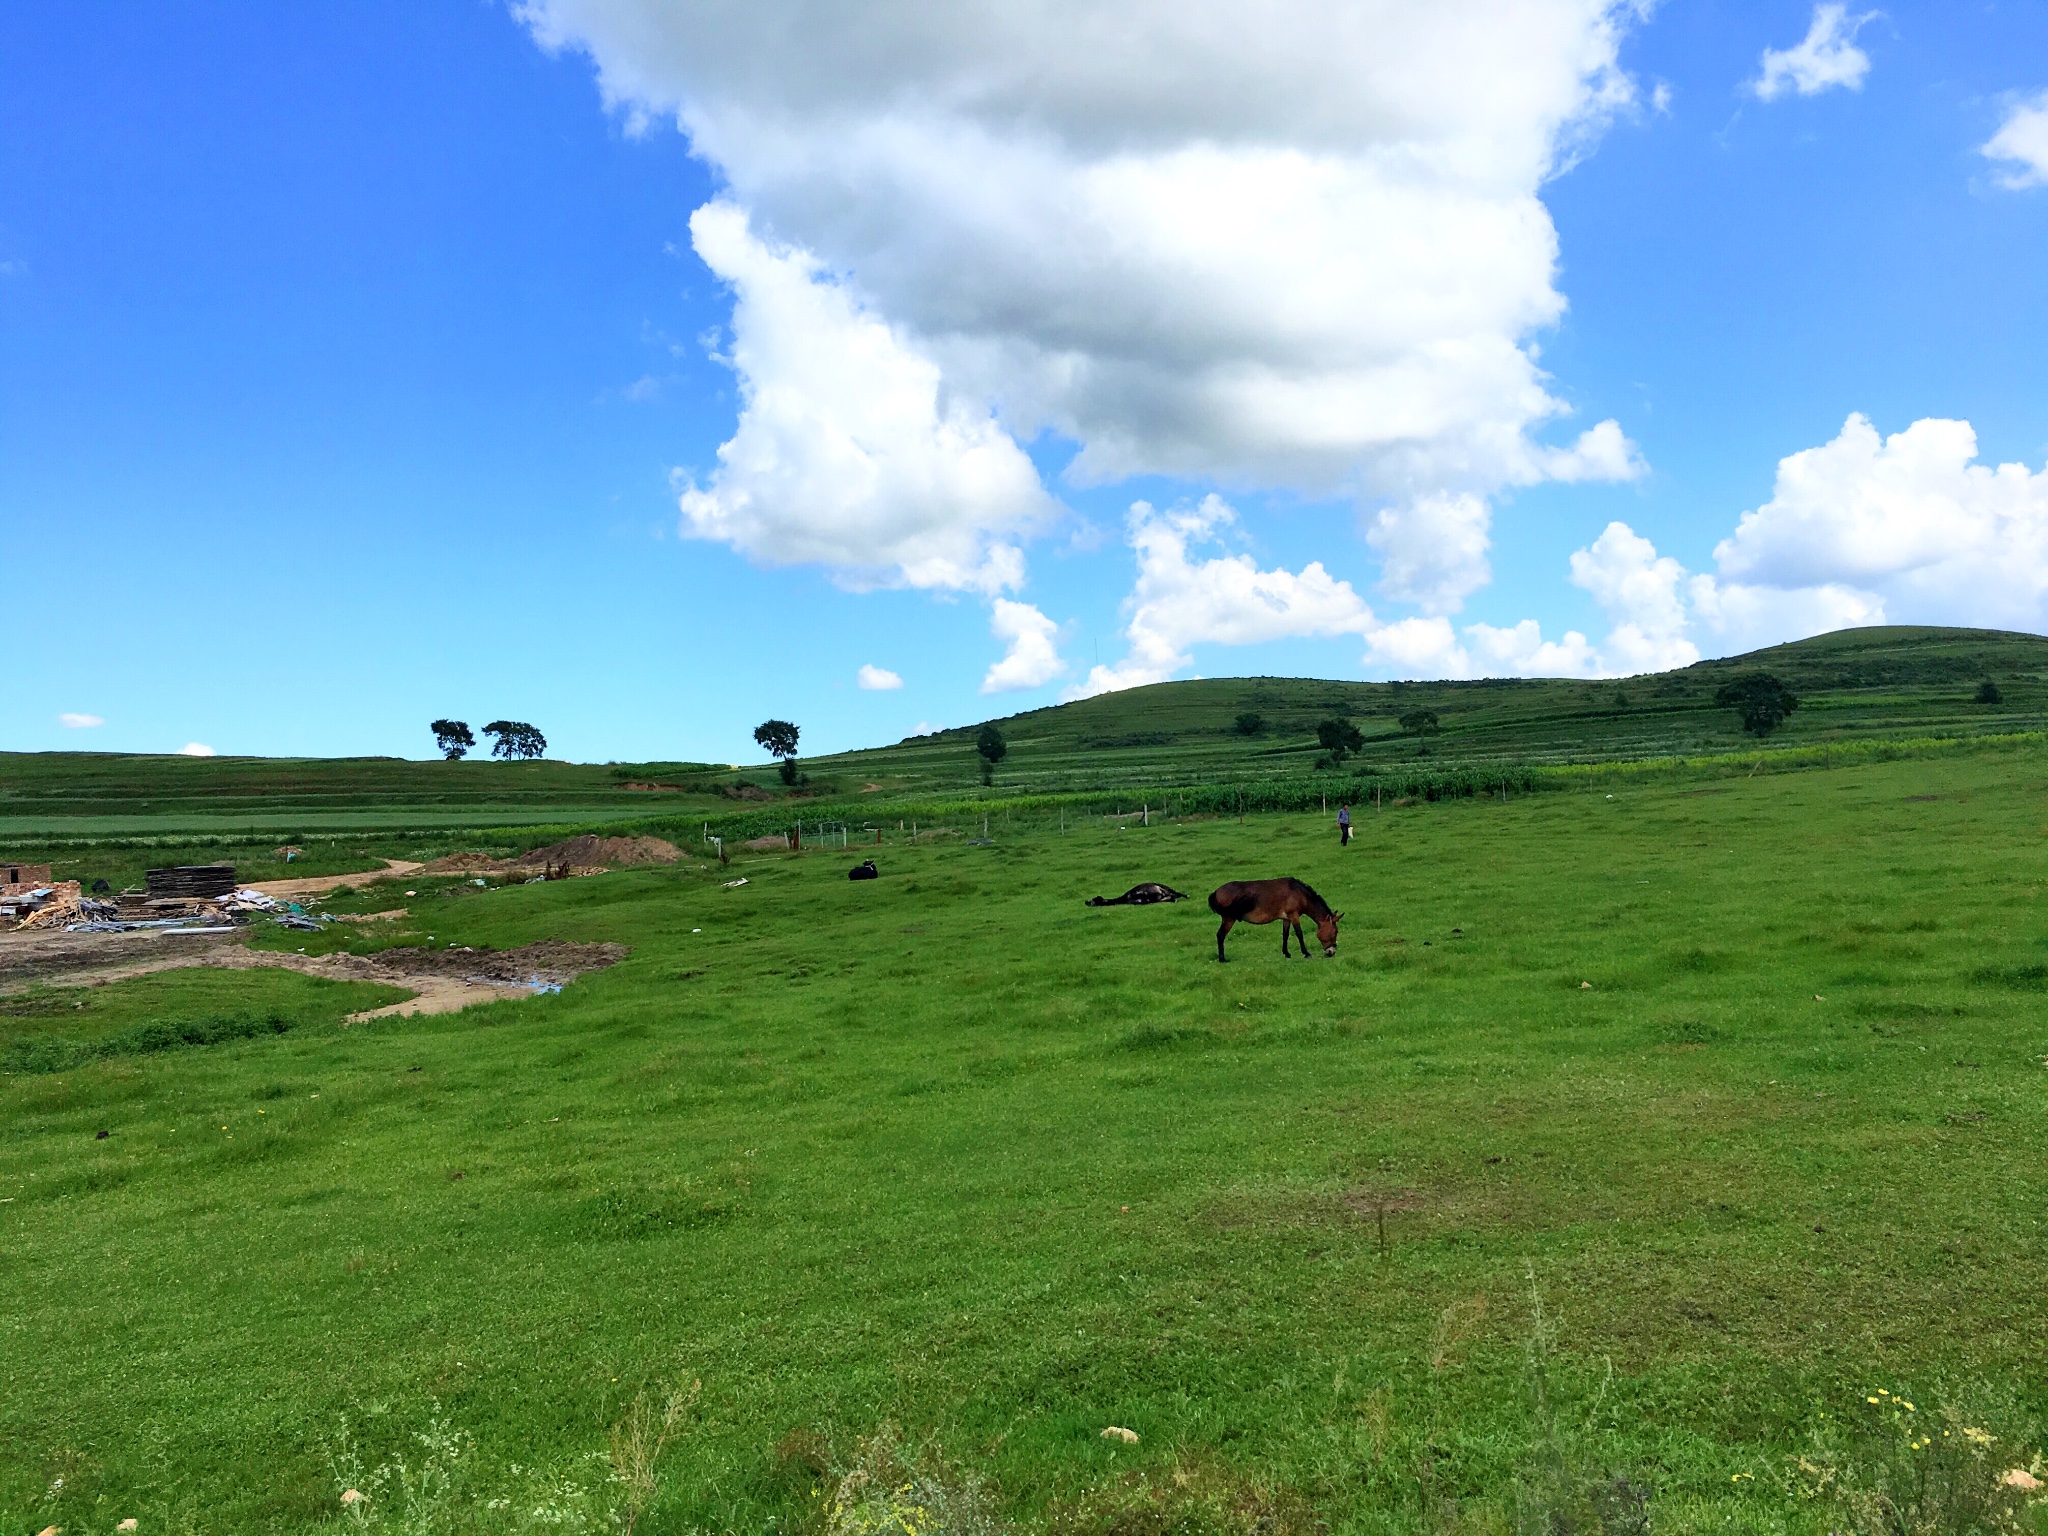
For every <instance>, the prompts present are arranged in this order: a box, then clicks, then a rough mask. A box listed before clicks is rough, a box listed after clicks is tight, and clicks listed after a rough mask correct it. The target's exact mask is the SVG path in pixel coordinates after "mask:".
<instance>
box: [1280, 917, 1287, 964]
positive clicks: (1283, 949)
mask: <svg viewBox="0 0 2048 1536" xmlns="http://www.w3.org/2000/svg"><path fill="white" fill-rule="evenodd" d="M1280 958H1281V959H1282V960H1285V959H1286V958H1287V918H1286V915H1285V914H1284V913H1283V914H1282V915H1281V918H1280Z"/></svg>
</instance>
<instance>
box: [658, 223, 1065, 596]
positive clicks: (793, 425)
mask: <svg viewBox="0 0 2048 1536" xmlns="http://www.w3.org/2000/svg"><path fill="white" fill-rule="evenodd" d="M690 233H691V238H692V240H693V241H694V243H695V245H696V248H697V253H698V255H700V256H702V257H703V258H704V262H705V265H707V266H708V267H710V268H711V270H712V271H714V272H716V273H717V274H718V276H719V277H720V278H722V279H724V281H725V282H726V283H728V284H729V285H731V287H732V290H733V294H734V300H735V302H734V307H733V345H732V352H731V357H730V361H731V364H732V366H733V368H734V369H735V370H736V371H737V372H738V374H739V377H740V391H741V398H742V400H743V402H744V403H743V406H742V409H741V412H740V420H739V428H738V430H737V431H736V432H735V433H734V434H733V437H732V439H731V440H730V441H729V442H727V443H725V444H724V445H723V446H722V447H721V448H720V449H719V450H718V460H719V465H718V469H717V471H716V473H715V474H714V475H713V477H712V480H711V483H710V484H709V485H708V486H698V485H695V484H690V485H688V486H687V487H686V489H685V490H684V491H683V493H682V512H683V531H684V532H685V533H687V534H690V535H692V536H694V537H697V538H704V539H716V540H719V541H721V542H723V543H726V544H730V545H732V546H733V547H734V548H735V549H738V550H740V551H742V552H743V553H745V554H747V555H749V556H751V557H752V558H754V559H756V560H759V561H761V562H763V563H764V564H769V565H787V564H794V563H799V562H805V563H817V564H821V565H825V566H828V567H830V568H832V569H833V570H834V571H835V572H837V573H838V575H839V576H840V579H841V580H843V581H845V582H847V583H848V584H849V585H853V586H867V585H878V584H884V583H888V584H897V585H904V586H911V587H934V588H950V589H960V588H970V589H974V590H977V591H981V592H987V593H993V592H996V591H1000V590H1002V589H1003V588H1006V587H1011V586H1015V585H1016V584H1017V583H1018V582H1019V581H1020V580H1021V579H1022V576H1023V556H1022V554H1021V553H1020V552H1019V550H1018V548H1017V546H1016V545H1015V544H1014V543H1011V542H1008V540H1009V539H1010V538H1011V537H1012V536H1014V535H1016V534H1018V533H1020V532H1023V531H1027V530H1028V529H1030V528H1031V527H1032V526H1033V525H1034V524H1035V523H1037V522H1039V521H1041V520H1043V519H1044V518H1045V517H1047V516H1049V515H1050V514H1051V513H1052V512H1053V511H1054V510H1055V508H1054V506H1053V504H1052V502H1051V499H1050V498H1049V497H1048V496H1047V495H1046V494H1045V491H1044V489H1043V487H1042V486H1041V485H1040V484H1039V480H1038V472H1037V470H1036V469H1034V468H1033V467H1032V464H1031V460H1030V459H1029V458H1028V457H1027V456H1026V455H1025V453H1024V451H1023V450H1022V449H1021V448H1019V447H1018V446H1017V444H1016V443H1015V442H1014V441H1012V439H1011V438H1010V436H1009V434H1007V433H1006V432H1004V431H1003V429H1002V428H1001V427H1000V426H998V425H997V424H996V422H995V421H994V420H993V419H992V418H991V417H990V416H989V414H988V412H987V410H986V409H984V408H978V407H976V406H975V405H974V404H973V403H972V402H971V401H969V400H968V399H967V398H966V397H964V396H962V395H960V394H959V393H957V392H954V391H950V390H948V389H947V388H946V387H945V384H944V382H943V381H942V379H941V377H940V373H939V369H938V366H937V364H935V363H934V362H932V361H931V359H930V358H929V357H927V356H925V355H923V354H922V353H921V352H920V351H919V350H918V349H917V348H916V347H915V346H914V345H912V344H911V343H909V342H907V341H906V340H905V339H904V338H903V337H901V336H899V335H898V334H897V333H896V331H895V330H894V329H892V328H891V327H890V326H889V325H888V324H887V323H886V322H885V321H883V320H882V319H881V318H880V317H879V316H877V315H875V314H873V313H872V312H870V311H869V310H868V309H866V308H865V307H864V306H863V305H862V304H861V303H860V301H859V300H858V299H857V297H856V296H855V295H854V294H853V293H852V291H851V290H849V289H848V288H847V287H845V286H844V285H843V284H841V283H837V282H834V281H831V280H830V279H829V278H828V277H827V276H826V275H825V274H824V272H823V270H822V268H821V266H820V264H819V262H818V261H817V259H816V258H815V257H813V256H812V255H810V254H809V253H808V252H805V251H802V250H798V249H794V248H789V247H777V246H771V245H769V244H768V243H766V242H764V241H762V240H761V239H759V238H758V237H756V235H755V234H754V233H753V231H752V229H751V228H750V227H749V224H748V220H747V216H746V215H745V214H744V213H743V212H741V211H740V210H739V209H738V208H736V207H734V206H733V205H732V204H730V203H710V204H707V205H706V206H704V207H702V208H700V209H698V210H697V212H696V214H695V215H694V216H693V217H692V218H691V220H690Z"/></svg>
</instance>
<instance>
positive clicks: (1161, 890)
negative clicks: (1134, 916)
mask: <svg viewBox="0 0 2048 1536" xmlns="http://www.w3.org/2000/svg"><path fill="white" fill-rule="evenodd" d="M1187 899H1188V898H1187V896H1186V894H1185V893H1184V892H1181V891H1176V890H1175V889H1174V888H1173V887H1172V886H1170V885H1160V884H1158V883H1157V882H1154V881H1149V880H1148V881H1147V882H1146V883H1145V884H1143V885H1134V886H1132V887H1131V888H1130V889H1129V890H1128V891H1125V892H1124V893H1123V895H1121V896H1090V897H1089V898H1088V903H1087V904H1088V905H1089V906H1091V907H1149V906H1151V905H1153V904H1154V903H1155V902H1161V901H1186V900H1187Z"/></svg>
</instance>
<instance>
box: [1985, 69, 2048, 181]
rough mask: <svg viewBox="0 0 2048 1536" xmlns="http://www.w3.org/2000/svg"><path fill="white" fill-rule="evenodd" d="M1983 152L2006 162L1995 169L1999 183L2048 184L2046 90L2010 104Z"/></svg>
mask: <svg viewBox="0 0 2048 1536" xmlns="http://www.w3.org/2000/svg"><path fill="white" fill-rule="evenodd" d="M1983 153H1984V154H1985V155H1986V156H1988V157H1989V158H1990V159H1993V160H2003V161H2005V162H2006V165H2005V166H2004V167H2001V168H2000V170H1999V171H1998V173H1997V175H1998V184H1999V185H2000V186H2002V187H2010V188H2012V189H2013V190H2014V191H2018V190H2020V189H2021V188H2024V187H2040V186H2048V91H2043V92H2041V94H2040V95H2038V96H2035V97H2033V98H2032V99H2031V100H2028V101H2022V102H2019V103H2017V104H2016V105H2014V107H2013V108H2012V109H2011V110H2010V111H2009V112H2007V113H2006V115H2005V121H2004V122H2003V123H2001V124H1999V127H1998V132H1996V133H1994V134H1993V135H1991V138H1990V141H1989V142H1988V143H1986V144H1985V145H1984V149H1983Z"/></svg>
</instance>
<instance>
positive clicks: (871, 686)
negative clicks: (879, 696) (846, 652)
mask: <svg viewBox="0 0 2048 1536" xmlns="http://www.w3.org/2000/svg"><path fill="white" fill-rule="evenodd" d="M854 681H855V682H856V683H857V684H858V685H859V686H860V687H862V688H864V689H866V690H867V691H868V692H869V693H887V692H888V691H889V690H890V689H892V688H901V687H902V686H903V679H902V678H900V677H898V676H897V675H896V674H895V673H894V672H891V671H890V670H889V669H888V668H887V667H877V666H872V665H869V664H868V663H866V662H863V663H862V664H861V669H860V671H858V672H857V673H855V674H854Z"/></svg>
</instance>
